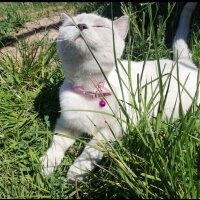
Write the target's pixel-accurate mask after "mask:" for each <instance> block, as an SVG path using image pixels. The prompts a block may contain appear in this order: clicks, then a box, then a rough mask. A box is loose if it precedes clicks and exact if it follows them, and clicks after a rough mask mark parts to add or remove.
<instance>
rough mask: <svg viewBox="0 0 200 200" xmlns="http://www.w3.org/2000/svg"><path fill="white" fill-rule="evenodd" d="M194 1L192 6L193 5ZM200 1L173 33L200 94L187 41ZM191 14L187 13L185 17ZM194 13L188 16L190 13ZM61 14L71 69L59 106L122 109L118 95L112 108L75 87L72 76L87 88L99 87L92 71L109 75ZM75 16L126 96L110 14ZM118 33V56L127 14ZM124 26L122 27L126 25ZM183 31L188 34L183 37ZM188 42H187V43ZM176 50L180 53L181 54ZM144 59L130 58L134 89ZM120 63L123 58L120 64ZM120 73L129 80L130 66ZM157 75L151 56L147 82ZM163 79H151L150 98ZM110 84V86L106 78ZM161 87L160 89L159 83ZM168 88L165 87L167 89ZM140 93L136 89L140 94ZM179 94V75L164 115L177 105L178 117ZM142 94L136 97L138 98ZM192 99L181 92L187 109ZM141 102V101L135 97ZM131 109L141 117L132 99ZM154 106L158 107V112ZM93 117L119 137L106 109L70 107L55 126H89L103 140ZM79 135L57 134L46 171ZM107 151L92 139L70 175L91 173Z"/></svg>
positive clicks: (65, 63) (182, 67) (182, 69)
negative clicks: (127, 71)
mask: <svg viewBox="0 0 200 200" xmlns="http://www.w3.org/2000/svg"><path fill="white" fill-rule="evenodd" d="M191 7H192V9H191ZM194 8H195V5H194V4H193V3H188V4H186V6H185V8H184V10H183V12H182V14H181V19H182V18H183V19H184V20H180V24H179V28H178V30H177V33H176V36H175V39H174V44H173V47H174V51H177V50H181V51H182V55H184V56H183V57H184V58H183V59H181V60H180V63H179V64H178V67H179V74H180V75H179V76H180V82H181V83H182V84H184V82H185V80H186V78H187V76H188V74H189V78H188V81H187V83H186V86H185V87H186V89H187V90H188V91H189V92H190V94H191V96H192V97H193V96H194V95H195V91H196V80H197V72H198V71H197V68H196V66H195V65H194V64H193V62H192V60H191V59H190V56H188V47H187V44H186V42H185V40H186V37H187V34H188V31H189V21H190V16H191V13H192V11H193V10H194ZM185 15H187V17H185ZM188 16H189V17H188ZM61 20H62V23H63V25H62V26H61V28H60V31H59V37H58V53H59V56H60V59H61V61H62V67H63V71H64V73H65V75H66V80H65V81H64V83H63V84H62V86H61V88H60V107H61V110H73V109H80V110H97V111H103V112H108V113H111V114H113V113H114V114H115V115H116V116H119V115H120V114H121V112H120V110H119V106H118V103H117V101H116V100H115V98H114V95H111V96H108V97H106V99H107V101H108V103H109V104H110V106H111V108H112V111H111V109H110V108H109V106H108V105H106V106H105V107H103V108H101V107H99V105H98V103H99V99H89V98H87V97H84V96H83V95H80V94H77V93H75V92H74V91H72V89H71V88H70V86H69V84H68V81H70V82H72V83H73V84H74V85H75V86H83V87H84V88H85V89H86V90H92V89H94V86H93V84H92V83H91V81H90V79H89V77H90V76H91V77H92V78H93V79H94V81H95V82H96V83H98V82H100V81H102V80H104V77H103V75H102V73H101V71H100V69H99V66H98V65H97V63H96V61H95V60H94V58H93V57H92V55H91V53H90V51H89V50H88V48H87V46H86V44H85V42H84V40H83V39H82V38H81V37H79V36H80V33H79V30H78V29H77V28H76V26H74V24H73V21H72V20H71V18H69V17H68V16H67V15H65V14H62V15H61ZM74 20H75V22H76V23H77V24H86V25H87V27H88V28H87V29H84V30H83V31H82V33H83V35H84V37H85V39H86V41H87V43H88V45H89V46H90V48H91V49H92V51H93V53H94V55H95V56H96V58H97V60H98V62H99V63H100V65H101V67H102V69H103V70H104V72H105V74H106V76H107V78H108V80H109V82H110V84H111V86H112V87H113V89H114V91H115V93H116V95H117V97H118V99H120V100H122V94H121V92H120V91H121V90H120V86H119V81H118V77H117V74H116V69H115V61H114V54H113V38H112V23H111V21H110V20H108V19H106V18H103V17H100V16H97V15H94V14H85V13H83V14H80V15H77V16H76V17H74ZM113 25H114V33H115V47H116V55H117V57H118V58H120V57H121V55H122V53H123V50H124V38H125V36H126V34H127V31H128V17H126V16H124V17H122V18H120V19H119V20H116V21H114V23H113ZM121 27H123V28H121ZM184 27H185V28H186V29H187V33H186V35H184V34H183V32H184V31H183V29H184ZM182 36H183V37H182ZM185 47H186V48H185ZM176 56H177V54H175V58H176ZM122 63H123V65H124V67H125V68H126V69H127V68H128V61H126V60H124V61H122ZM174 63H175V61H172V60H166V59H165V60H164V59H163V60H160V66H161V69H163V68H164V66H165V69H164V74H165V73H169V72H170V71H171V69H172V66H173V65H174ZM143 64H144V62H134V61H132V62H131V70H132V80H133V82H132V85H133V90H134V92H135V91H136V90H137V74H139V75H140V74H141V71H142V67H143ZM118 66H119V64H118ZM119 70H120V76H121V77H122V79H123V80H124V82H125V83H126V84H127V85H128V78H127V75H126V74H125V72H124V71H123V70H122V68H121V67H119ZM172 74H173V75H174V76H175V77H177V68H176V66H175V68H174V70H173V72H172ZM157 77H158V68H157V61H147V63H146V65H145V69H144V74H143V79H142V84H141V85H145V84H146V82H149V81H151V80H153V79H155V78H157ZM165 79H166V76H164V77H163V82H164V81H165ZM157 84H158V81H157V82H156V81H155V82H154V83H153V84H152V85H151V84H150V85H149V86H148V87H147V94H148V97H147V99H150V97H151V96H152V88H156V85H157ZM105 88H107V89H109V90H110V88H109V86H108V85H107V83H106V84H105ZM123 88H124V91H125V101H126V102H130V93H129V92H128V90H127V89H126V87H125V86H124V85H123ZM157 91H158V89H157ZM165 92H166V89H165V91H164V94H165ZM136 95H137V94H136ZM142 95H144V90H143V91H142ZM177 95H178V87H177V81H176V79H175V78H173V77H172V79H171V84H170V87H169V91H168V97H167V101H166V106H165V112H164V114H165V116H164V117H167V118H169V117H170V116H171V112H172V110H173V107H174V105H175V112H174V119H175V118H178V117H179V112H178V105H179V99H177V103H176V104H175V102H176V97H177ZM135 99H136V100H137V99H138V98H137V97H136V98H135ZM159 99H160V98H159V95H158V96H157V98H156V99H155V100H154V105H156V103H157V102H158V101H159ZM191 102H192V100H191V98H190V97H189V96H188V94H187V93H186V92H184V91H183V93H182V104H183V109H184V111H187V109H188V108H189V106H190V104H191ZM136 103H138V102H136ZM126 107H127V110H129V114H130V115H133V121H134V123H136V122H137V119H136V117H135V116H134V110H133V109H131V107H130V106H128V104H126ZM156 110H157V106H155V108H154V110H152V111H151V112H150V113H149V115H152V114H153V113H156ZM153 111H154V112H153ZM104 118H105V119H106V121H107V122H108V124H109V125H110V127H111V129H112V130H113V132H114V133H115V135H116V137H118V138H121V136H122V133H121V127H120V126H119V123H118V122H117V120H116V119H115V118H114V117H109V116H107V115H104ZM89 119H91V120H92V121H93V123H94V124H95V125H96V127H98V128H99V129H100V130H101V132H102V133H103V134H104V136H105V137H106V139H107V140H115V138H114V136H113V134H112V133H111V131H110V130H109V128H108V126H106V124H105V122H104V120H103V118H102V114H97V113H94V112H77V111H66V112H61V116H60V117H59V118H58V119H57V123H56V127H55V130H54V132H55V133H60V134H64V135H66V136H73V137H80V136H81V135H82V134H83V133H84V132H87V133H88V134H90V132H89V131H88V128H89V129H90V130H92V131H93V132H94V133H95V134H96V136H97V137H98V138H100V140H102V141H104V138H103V137H102V136H101V134H100V133H99V132H98V131H97V128H96V127H95V126H94V125H93V123H91V121H90V120H89ZM74 141H75V140H74V139H69V138H67V137H62V136H58V135H55V136H54V138H53V142H52V144H51V146H50V147H49V149H48V150H47V152H46V154H45V155H44V156H43V157H41V162H42V165H43V167H44V173H45V174H47V175H48V174H50V173H52V172H53V170H54V169H56V167H57V166H58V165H59V164H60V162H61V161H62V159H63V157H64V154H65V151H66V150H67V149H68V148H69V147H70V146H71V145H72V144H73V143H74ZM90 144H91V145H96V146H97V145H99V142H98V141H97V140H96V138H92V139H91V141H90ZM102 157H103V153H102V152H101V151H98V150H97V149H95V148H92V147H91V146H89V145H87V146H86V147H85V149H84V150H83V152H82V154H81V155H80V156H79V157H78V158H77V159H76V160H75V162H74V163H73V165H71V166H70V168H69V171H68V174H67V177H68V179H70V180H74V178H75V176H77V178H78V179H79V180H82V179H84V178H85V177H87V173H86V172H85V170H86V171H91V170H92V169H93V168H94V167H95V163H97V162H98V161H100V160H101V159H102Z"/></svg>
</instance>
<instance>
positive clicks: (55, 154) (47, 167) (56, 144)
mask: <svg viewBox="0 0 200 200" xmlns="http://www.w3.org/2000/svg"><path fill="white" fill-rule="evenodd" d="M55 132H56V133H60V134H62V135H66V137H65V136H60V135H54V137H53V142H52V144H51V146H50V147H49V148H48V150H47V152H46V153H45V155H44V156H42V157H41V158H40V161H41V164H42V167H43V173H44V174H46V175H49V174H50V173H52V172H53V171H54V170H55V169H56V168H57V166H58V165H59V164H60V163H61V161H62V159H63V157H64V155H65V152H66V150H67V149H68V148H69V147H70V146H71V145H72V144H73V143H74V142H75V140H74V139H71V138H67V136H73V137H74V136H76V135H77V134H76V133H74V131H72V130H70V129H63V130H62V129H60V130H56V129H55Z"/></svg>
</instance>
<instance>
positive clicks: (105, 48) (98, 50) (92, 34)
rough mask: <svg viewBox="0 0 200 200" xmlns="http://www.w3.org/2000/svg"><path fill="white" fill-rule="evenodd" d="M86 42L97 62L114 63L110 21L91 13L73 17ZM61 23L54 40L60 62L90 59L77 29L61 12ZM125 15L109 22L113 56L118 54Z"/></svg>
mask: <svg viewBox="0 0 200 200" xmlns="http://www.w3.org/2000/svg"><path fill="white" fill-rule="evenodd" d="M73 19H74V21H75V22H76V24H77V25H78V27H79V29H80V30H81V32H82V34H83V35H84V38H85V40H86V41H87V44H88V45H89V47H90V48H91V50H92V52H93V53H94V55H95V57H96V58H97V60H98V61H99V63H100V64H101V65H106V63H107V64H109V63H114V53H113V34H112V21H111V20H109V19H107V18H104V17H101V16H98V15H95V14H86V13H82V14H79V15H77V16H75V17H73ZM61 21H62V26H61V27H60V29H59V36H58V39H57V44H58V53H59V57H60V59H61V60H62V61H63V62H79V61H80V62H85V60H94V58H93V57H92V55H91V52H90V51H89V49H88V47H87V45H86V44H85V41H84V40H83V38H82V37H81V35H80V31H79V30H78V28H77V27H76V26H75V24H74V23H73V20H72V19H71V18H70V17H69V16H67V15H66V14H64V13H62V14H61ZM128 21H129V20H128V16H122V17H121V18H119V19H117V20H115V21H114V22H113V28H114V38H115V49H116V57H117V58H120V57H121V56H122V53H123V50H124V46H125V41H124V40H125V38H126V35H127V33H128Z"/></svg>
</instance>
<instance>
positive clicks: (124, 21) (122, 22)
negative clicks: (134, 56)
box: [113, 15, 129, 39]
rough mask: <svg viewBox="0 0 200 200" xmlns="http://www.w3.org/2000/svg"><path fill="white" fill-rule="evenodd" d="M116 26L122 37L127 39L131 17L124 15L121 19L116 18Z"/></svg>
mask: <svg viewBox="0 0 200 200" xmlns="http://www.w3.org/2000/svg"><path fill="white" fill-rule="evenodd" d="M113 23H114V27H115V29H116V30H117V32H118V34H119V35H120V37H121V38H122V39H125V38H126V36H127V33H128V24H129V17H128V16H127V15H124V16H122V17H120V18H119V19H117V20H115V21H114V22H113Z"/></svg>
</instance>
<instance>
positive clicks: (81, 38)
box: [75, 34, 83, 40]
mask: <svg viewBox="0 0 200 200" xmlns="http://www.w3.org/2000/svg"><path fill="white" fill-rule="evenodd" d="M75 40H83V37H82V36H81V34H80V35H78V36H77V37H76V39H75Z"/></svg>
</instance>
